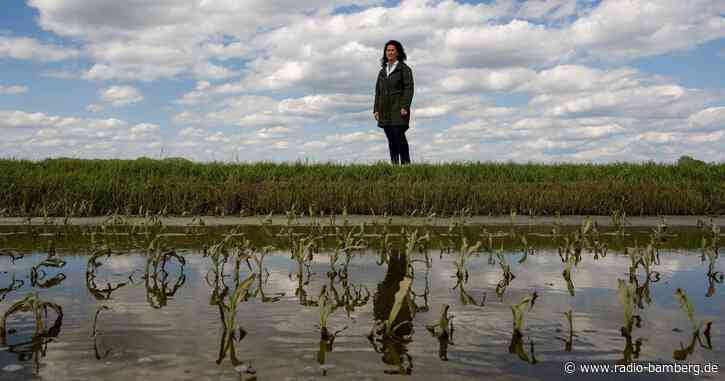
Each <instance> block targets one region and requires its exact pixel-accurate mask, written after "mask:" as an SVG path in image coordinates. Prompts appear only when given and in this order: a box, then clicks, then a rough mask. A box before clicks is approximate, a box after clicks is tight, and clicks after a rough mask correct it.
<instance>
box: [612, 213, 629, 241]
mask: <svg viewBox="0 0 725 381" xmlns="http://www.w3.org/2000/svg"><path fill="white" fill-rule="evenodd" d="M627 225H629V220H627V212H625V211H623V210H621V209H614V210H612V227H613V228H614V234H615V235H617V236H620V237H623V236H624V235H625V229H626V227H627Z"/></svg>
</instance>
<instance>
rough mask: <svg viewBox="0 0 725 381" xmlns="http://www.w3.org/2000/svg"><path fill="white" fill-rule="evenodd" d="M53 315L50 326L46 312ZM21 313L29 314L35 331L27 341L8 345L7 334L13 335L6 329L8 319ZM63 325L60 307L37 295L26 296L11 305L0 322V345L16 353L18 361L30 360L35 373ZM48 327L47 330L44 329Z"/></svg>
mask: <svg viewBox="0 0 725 381" xmlns="http://www.w3.org/2000/svg"><path fill="white" fill-rule="evenodd" d="M49 310H51V311H53V312H54V313H55V320H54V321H53V324H52V325H49V324H48V323H49V322H50V320H48V311H49ZM21 312H30V313H31V314H32V315H33V318H34V320H35V331H34V333H33V336H32V338H31V339H30V340H29V341H23V342H20V343H14V344H10V343H9V342H8V334H11V333H13V331H12V330H8V329H7V321H8V318H9V317H10V316H12V315H14V314H17V313H21ZM62 324H63V308H61V306H60V305H58V304H55V303H52V302H49V301H44V300H41V299H40V298H39V297H38V295H37V294H28V295H27V296H26V297H25V298H23V299H22V300H20V301H18V302H16V303H15V304H13V305H12V306H11V307H10V308H9V309H8V310H7V311H6V312H5V313H4V314H3V317H2V321H0V345H2V346H7V351H8V352H10V353H16V354H17V355H18V361H21V362H22V361H29V360H32V361H33V363H34V364H35V372H36V373H37V372H38V370H39V369H40V358H41V357H45V356H46V354H47V351H48V343H50V342H52V341H53V339H54V338H56V337H58V334H60V329H61V326H62ZM46 327H48V328H46Z"/></svg>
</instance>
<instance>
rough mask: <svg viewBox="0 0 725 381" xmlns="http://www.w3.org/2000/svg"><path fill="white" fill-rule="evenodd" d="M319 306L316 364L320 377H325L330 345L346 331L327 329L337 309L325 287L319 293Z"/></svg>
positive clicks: (330, 350) (330, 349)
mask: <svg viewBox="0 0 725 381" xmlns="http://www.w3.org/2000/svg"><path fill="white" fill-rule="evenodd" d="M318 300H319V304H320V326H319V328H320V350H319V351H318V352H317V362H318V363H319V364H320V366H321V368H322V375H323V376H326V375H327V367H325V360H326V357H327V356H326V355H327V353H328V352H332V345H333V343H334V342H335V338H336V337H337V335H338V334H339V333H341V332H342V331H344V330H346V329H347V327H344V328H342V329H340V330H338V331H335V332H334V333H333V332H332V331H330V329H329V328H328V327H327V322H328V320H329V318H330V315H332V313H333V312H335V310H336V309H337V307H338V305H337V303H335V302H333V301H332V300H330V296H329V294H328V292H327V286H326V285H325V286H322V291H320V297H319V298H318Z"/></svg>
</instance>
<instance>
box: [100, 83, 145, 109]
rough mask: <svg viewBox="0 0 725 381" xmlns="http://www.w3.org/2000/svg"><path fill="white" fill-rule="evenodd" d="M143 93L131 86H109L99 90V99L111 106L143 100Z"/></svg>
mask: <svg viewBox="0 0 725 381" xmlns="http://www.w3.org/2000/svg"><path fill="white" fill-rule="evenodd" d="M143 99H144V98H143V95H141V92H139V91H138V89H137V88H135V87H133V86H111V87H109V88H107V89H104V90H102V91H101V100H103V101H104V102H106V103H110V104H111V105H113V106H125V105H129V104H132V103H138V102H141V101H142V100H143Z"/></svg>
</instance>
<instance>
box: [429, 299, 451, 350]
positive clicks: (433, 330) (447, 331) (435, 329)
mask: <svg viewBox="0 0 725 381" xmlns="http://www.w3.org/2000/svg"><path fill="white" fill-rule="evenodd" d="M448 308H449V306H448V305H447V304H444V305H443V306H442V307H441V317H440V319H439V320H438V323H435V324H430V325H427V326H426V327H425V328H426V329H427V330H428V332H430V334H431V335H433V337H435V338H436V339H438V344H439V346H438V357H439V358H440V359H441V360H443V361H448V345H454V344H453V331H454V329H453V315H448Z"/></svg>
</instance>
